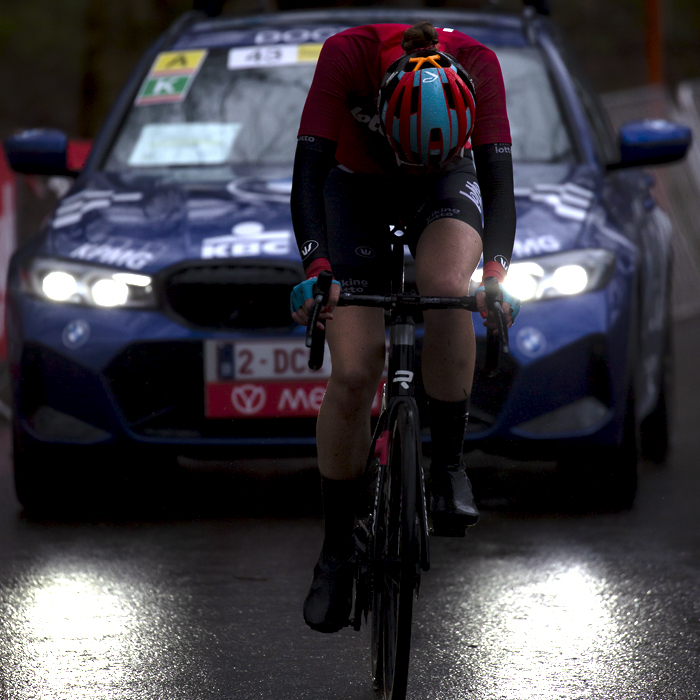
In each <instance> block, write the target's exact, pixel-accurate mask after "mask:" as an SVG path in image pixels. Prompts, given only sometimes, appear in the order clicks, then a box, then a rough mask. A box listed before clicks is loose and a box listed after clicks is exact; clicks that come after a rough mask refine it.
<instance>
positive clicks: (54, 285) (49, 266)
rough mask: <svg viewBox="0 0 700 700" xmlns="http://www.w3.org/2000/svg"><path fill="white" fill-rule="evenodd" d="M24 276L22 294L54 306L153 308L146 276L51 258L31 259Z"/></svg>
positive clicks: (153, 299)
mask: <svg viewBox="0 0 700 700" xmlns="http://www.w3.org/2000/svg"><path fill="white" fill-rule="evenodd" d="M26 273H27V274H25V275H23V278H22V279H23V288H24V291H25V292H28V293H29V294H32V295H33V296H36V297H38V298H39V299H47V300H50V301H54V302H60V303H64V304H65V303H67V304H82V305H86V306H96V307H100V308H120V307H122V308H123V307H130V308H153V307H155V305H156V299H155V294H154V291H153V280H152V279H151V277H150V276H148V275H143V274H137V273H131V272H122V271H119V270H114V269H110V268H107V267H99V266H97V265H89V264H84V263H80V262H73V261H67V260H57V259H52V258H34V259H33V260H32V261H31V262H30V263H29V266H28V268H27V269H26Z"/></svg>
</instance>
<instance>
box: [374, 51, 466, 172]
mask: <svg viewBox="0 0 700 700" xmlns="http://www.w3.org/2000/svg"><path fill="white" fill-rule="evenodd" d="M377 111H378V113H379V119H380V123H381V126H382V130H383V131H384V134H385V135H386V137H387V139H388V140H389V144H390V145H391V147H392V148H393V149H394V151H395V152H396V155H397V157H398V158H399V160H401V161H402V162H404V163H410V164H412V165H440V164H441V163H444V162H445V161H448V160H450V158H452V156H454V155H455V154H456V153H457V151H458V150H459V149H461V148H462V147H463V146H464V145H465V144H466V142H467V140H468V139H469V137H470V136H471V133H472V129H473V128H474V114H475V108H474V86H473V84H472V81H471V78H470V77H469V75H468V74H467V72H466V71H465V70H464V68H462V66H460V65H459V63H458V62H457V60H456V59H454V58H453V57H452V56H450V55H449V54H447V53H444V52H442V51H437V50H435V49H420V50H418V51H412V52H411V53H407V54H404V55H403V56H402V57H401V58H399V59H398V61H395V62H394V63H392V64H391V66H389V68H388V70H387V72H386V74H385V75H384V79H383V80H382V83H381V86H380V88H379V95H378V98H377Z"/></svg>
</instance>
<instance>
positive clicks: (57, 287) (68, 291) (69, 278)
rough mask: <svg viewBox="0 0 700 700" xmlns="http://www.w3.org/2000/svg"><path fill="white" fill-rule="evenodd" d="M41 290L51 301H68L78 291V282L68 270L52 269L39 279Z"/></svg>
mask: <svg viewBox="0 0 700 700" xmlns="http://www.w3.org/2000/svg"><path fill="white" fill-rule="evenodd" d="M41 291H42V292H43V293H44V295H45V296H46V297H47V298H48V299H51V300H52V301H68V300H69V299H70V298H71V297H72V296H74V295H76V294H77V293H78V282H77V280H76V279H75V277H73V275H71V274H70V273H68V272H63V271H62V270H53V271H52V272H49V273H48V275H46V276H45V277H44V278H43V279H42V280H41Z"/></svg>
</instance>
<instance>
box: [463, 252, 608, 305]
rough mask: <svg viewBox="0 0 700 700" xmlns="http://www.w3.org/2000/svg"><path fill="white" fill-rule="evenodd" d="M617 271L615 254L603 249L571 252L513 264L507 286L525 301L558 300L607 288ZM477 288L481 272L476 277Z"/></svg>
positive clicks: (507, 288) (475, 285)
mask: <svg viewBox="0 0 700 700" xmlns="http://www.w3.org/2000/svg"><path fill="white" fill-rule="evenodd" d="M614 268H615V253H613V252H611V251H609V250H602V249H599V248H594V249H587V250H570V251H567V252H565V253H554V254H552V255H545V256H543V257H541V258H536V259H533V260H519V261H518V262H514V263H511V266H510V267H509V268H508V276H507V277H506V281H505V283H504V285H503V286H504V287H505V288H506V290H507V291H508V292H510V293H511V294H513V295H514V296H516V297H518V299H521V300H522V301H527V300H529V299H556V298H559V297H565V296H573V295H575V294H583V293H584V292H593V291H595V290H596V289H600V288H601V287H604V286H605V285H606V284H607V283H608V282H609V281H610V277H611V276H612V273H613V271H614ZM472 283H473V289H476V287H477V286H478V285H479V284H480V283H481V269H478V270H476V271H475V272H474V274H473V275H472Z"/></svg>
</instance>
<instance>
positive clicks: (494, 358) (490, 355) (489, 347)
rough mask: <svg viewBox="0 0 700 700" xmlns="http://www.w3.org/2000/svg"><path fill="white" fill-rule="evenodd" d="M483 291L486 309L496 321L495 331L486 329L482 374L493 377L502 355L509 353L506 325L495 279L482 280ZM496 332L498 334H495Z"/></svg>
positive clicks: (498, 287)
mask: <svg viewBox="0 0 700 700" xmlns="http://www.w3.org/2000/svg"><path fill="white" fill-rule="evenodd" d="M484 291H485V292H486V307H487V309H488V310H489V311H493V317H494V319H495V321H496V329H495V330H492V329H490V328H489V329H488V330H487V333H486V362H485V364H484V372H486V374H487V376H489V377H493V376H494V375H496V374H497V373H498V371H499V369H500V365H501V361H502V359H503V356H504V355H507V354H508V352H509V343H508V324H507V322H506V315H505V312H504V311H503V306H502V302H503V293H502V292H501V287H500V285H499V284H498V280H497V279H496V278H495V277H487V278H486V279H485V280H484ZM496 331H498V333H496Z"/></svg>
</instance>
